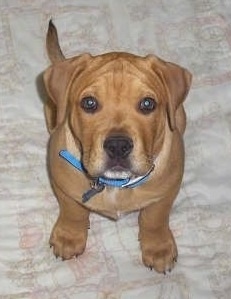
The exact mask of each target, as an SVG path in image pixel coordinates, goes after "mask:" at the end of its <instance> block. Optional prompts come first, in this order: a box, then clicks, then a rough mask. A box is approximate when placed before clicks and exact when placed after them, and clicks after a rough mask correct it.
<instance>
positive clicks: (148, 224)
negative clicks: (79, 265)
mask: <svg viewBox="0 0 231 299" xmlns="http://www.w3.org/2000/svg"><path fill="white" fill-rule="evenodd" d="M47 50H48V55H49V57H50V59H51V61H52V63H53V64H52V66H51V67H49V68H48V69H47V70H46V71H45V73H44V82H45V86H46V90H47V92H48V94H49V98H50V100H49V101H48V102H47V103H46V105H45V115H46V121H47V126H48V130H49V132H50V134H51V136H50V142H49V147H48V163H49V164H48V166H49V171H50V180H51V184H52V187H53V189H54V192H55V194H56V196H57V199H58V202H59V206H60V214H59V217H58V220H57V222H56V224H55V226H54V229H53V231H52V234H51V238H50V244H51V246H53V250H54V254H55V255H56V256H60V257H62V258H63V259H70V258H72V257H74V256H78V255H80V254H82V253H83V251H84V249H85V246H86V240H87V232H88V227H89V213H90V211H95V212H98V213H100V214H103V215H106V216H108V217H110V218H113V219H117V218H118V216H119V215H120V214H121V213H127V212H131V211H134V210H139V211H140V213H139V240H140V245H141V250H142V259H143V263H144V264H145V265H146V266H147V267H149V268H151V269H152V268H154V269H155V270H156V271H158V272H164V273H165V271H167V270H171V269H172V267H173V266H174V263H175V261H176V259H177V247H176V244H175V241H174V237H173V235H172V232H171V230H170V228H169V213H170V210H171V207H172V204H173V201H174V199H175V198H176V195H177V193H178V191H179V188H180V184H181V180H182V175H183V169H184V147H183V140H182V135H183V132H184V130H185V113H184V109H183V105H182V103H183V101H184V99H185V97H186V95H187V93H188V90H189V87H190V84H191V75H190V73H189V72H188V71H187V70H186V69H183V68H181V67H180V66H178V65H175V64H172V63H168V62H164V61H163V60H161V59H159V58H158V57H156V56H154V55H148V56H146V57H140V56H136V55H133V54H129V53H117V52H114V53H107V54H103V55H98V56H91V55H90V54H83V55H79V56H76V57H74V58H70V59H65V57H64V56H63V54H62V52H61V50H60V47H59V43H58V37H57V32H56V28H55V27H54V25H53V24H52V23H51V22H50V24H49V29H48V34H47ZM61 151H63V152H61ZM60 152H61V153H60ZM62 153H64V156H63V154H62ZM65 155H67V156H68V157H69V158H70V159H71V161H70V159H69V160H68V157H66V156H65ZM76 164H78V165H76ZM108 182H109V183H108ZM117 183H118V185H119V187H116V186H115V184H117ZM134 184H135V185H137V186H134Z"/></svg>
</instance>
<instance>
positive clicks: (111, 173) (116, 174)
mask: <svg viewBox="0 0 231 299" xmlns="http://www.w3.org/2000/svg"><path fill="white" fill-rule="evenodd" d="M103 176H104V177H105V178H108V179H130V178H131V177H132V176H133V175H132V173H131V172H130V171H129V170H122V171H115V170H111V169H109V170H106V171H105V172H104V174H103Z"/></svg>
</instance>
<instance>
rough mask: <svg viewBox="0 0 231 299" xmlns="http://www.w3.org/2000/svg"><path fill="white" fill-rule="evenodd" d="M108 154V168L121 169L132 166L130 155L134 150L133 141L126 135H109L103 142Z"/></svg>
mask: <svg viewBox="0 0 231 299" xmlns="http://www.w3.org/2000/svg"><path fill="white" fill-rule="evenodd" d="M103 148H104V151H105V152H106V154H107V158H108V159H107V165H106V168H107V169H111V170H112V171H113V170H114V171H120V170H124V169H129V168H130V161H129V155H130V153H131V152H132V150H133V141H132V139H131V138H130V137H128V136H124V135H115V136H109V137H107V138H106V139H105V141H104V144H103Z"/></svg>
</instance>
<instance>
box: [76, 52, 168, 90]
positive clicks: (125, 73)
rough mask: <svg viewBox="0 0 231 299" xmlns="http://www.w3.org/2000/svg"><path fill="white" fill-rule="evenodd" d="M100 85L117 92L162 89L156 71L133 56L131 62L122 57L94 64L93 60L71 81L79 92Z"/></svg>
mask: <svg viewBox="0 0 231 299" xmlns="http://www.w3.org/2000/svg"><path fill="white" fill-rule="evenodd" d="M101 87H104V88H105V87H107V89H109V90H111V91H112V90H114V91H118V92H119V91H121V90H124V91H125V90H128V91H129V90H130V91H132V90H136V89H142V90H144V91H145V89H146V92H147V93H150V92H152V93H156V94H157V95H158V94H159V93H160V92H161V90H163V84H162V81H161V79H160V77H159V75H158V71H155V70H154V69H153V68H151V66H150V64H148V63H147V62H145V60H144V59H143V58H141V57H137V58H134V59H133V61H132V62H131V61H129V60H127V59H124V58H117V59H113V60H111V61H106V62H104V61H100V62H99V63H95V65H94V62H93V65H91V64H90V65H89V67H87V68H86V69H85V71H84V72H83V73H82V74H81V76H80V77H79V78H76V79H75V80H74V82H73V88H74V90H75V91H76V92H77V91H78V92H80V93H81V92H84V91H85V90H86V91H89V92H90V91H91V90H93V91H94V90H95V89H99V88H101Z"/></svg>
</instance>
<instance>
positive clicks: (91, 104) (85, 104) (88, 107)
mask: <svg viewBox="0 0 231 299" xmlns="http://www.w3.org/2000/svg"><path fill="white" fill-rule="evenodd" d="M81 107H82V109H83V110H84V111H85V112H87V113H93V112H95V111H96V110H97V108H98V102H97V99H96V98H94V97H92V96H89V97H84V98H83V99H82V100H81Z"/></svg>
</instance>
